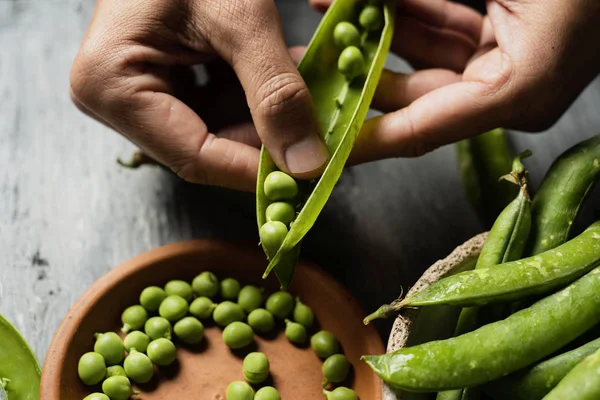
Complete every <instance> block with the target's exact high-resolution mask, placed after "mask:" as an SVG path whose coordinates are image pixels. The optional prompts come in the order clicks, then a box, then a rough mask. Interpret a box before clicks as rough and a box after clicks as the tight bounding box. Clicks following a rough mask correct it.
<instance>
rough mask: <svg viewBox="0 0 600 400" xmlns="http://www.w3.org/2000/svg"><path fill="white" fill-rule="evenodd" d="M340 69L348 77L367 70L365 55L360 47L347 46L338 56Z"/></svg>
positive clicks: (350, 77)
mask: <svg viewBox="0 0 600 400" xmlns="http://www.w3.org/2000/svg"><path fill="white" fill-rule="evenodd" d="M338 69H339V70H340V72H341V73H342V74H344V76H346V77H347V78H348V79H354V78H356V77H357V76H359V75H361V74H362V73H363V72H364V70H365V57H364V56H363V54H362V53H361V51H360V49H359V48H358V47H355V46H348V47H346V48H345V49H344V50H343V51H342V54H340V58H338Z"/></svg>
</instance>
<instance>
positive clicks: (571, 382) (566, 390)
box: [543, 350, 600, 400]
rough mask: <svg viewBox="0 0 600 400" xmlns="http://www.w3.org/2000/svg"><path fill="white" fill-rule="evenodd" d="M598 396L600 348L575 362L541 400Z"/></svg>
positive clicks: (588, 399) (591, 399)
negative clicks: (580, 360)
mask: <svg viewBox="0 0 600 400" xmlns="http://www.w3.org/2000/svg"><path fill="white" fill-rule="evenodd" d="M599 397H600V350H596V352H595V353H593V354H591V355H589V356H587V357H586V358H585V360H583V361H582V362H580V363H579V364H577V366H575V368H573V369H572V370H571V372H569V373H568V374H567V375H566V376H565V377H564V378H563V379H562V380H561V381H560V382H559V383H558V385H556V387H555V388H554V389H552V391H551V392H550V393H548V395H546V396H545V397H544V399H543V400H563V399H577V400H597V399H598V398H599Z"/></svg>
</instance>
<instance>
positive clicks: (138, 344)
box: [123, 321, 150, 353]
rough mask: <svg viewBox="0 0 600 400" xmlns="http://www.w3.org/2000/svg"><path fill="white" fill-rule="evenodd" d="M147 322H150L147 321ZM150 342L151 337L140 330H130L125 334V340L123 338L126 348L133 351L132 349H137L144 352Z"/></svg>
mask: <svg viewBox="0 0 600 400" xmlns="http://www.w3.org/2000/svg"><path fill="white" fill-rule="evenodd" d="M146 323H148V322H147V321H146ZM148 343H150V338H149V337H148V335H146V334H145V333H144V332H140V331H133V332H130V333H129V334H128V335H127V336H125V340H123V344H124V345H125V350H127V351H131V349H136V350H137V351H140V352H142V353H145V352H146V348H147V347H148Z"/></svg>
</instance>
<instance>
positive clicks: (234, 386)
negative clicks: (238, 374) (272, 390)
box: [225, 381, 254, 400]
mask: <svg viewBox="0 0 600 400" xmlns="http://www.w3.org/2000/svg"><path fill="white" fill-rule="evenodd" d="M225 398H226V400H253V399H254V390H252V387H250V385H248V384H247V383H246V382H242V381H235V382H231V383H230V384H229V386H227V391H226V392H225Z"/></svg>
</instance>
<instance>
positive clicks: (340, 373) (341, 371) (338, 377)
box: [321, 354, 350, 386]
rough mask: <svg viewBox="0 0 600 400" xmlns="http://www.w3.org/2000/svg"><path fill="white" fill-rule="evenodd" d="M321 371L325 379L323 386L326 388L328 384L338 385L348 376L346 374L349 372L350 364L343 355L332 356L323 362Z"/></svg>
mask: <svg viewBox="0 0 600 400" xmlns="http://www.w3.org/2000/svg"><path fill="white" fill-rule="evenodd" d="M321 370H322V371H323V376H324V377H325V382H323V386H327V385H328V384H329V383H330V382H333V383H340V382H342V381H343V380H344V379H346V376H348V372H350V363H349V362H348V359H347V358H346V356H345V355H343V354H334V355H332V356H329V357H328V358H327V360H325V362H324V363H323V367H322V368H321Z"/></svg>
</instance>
